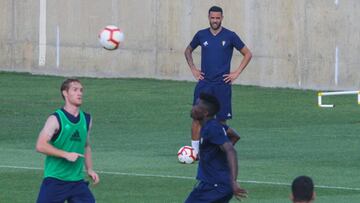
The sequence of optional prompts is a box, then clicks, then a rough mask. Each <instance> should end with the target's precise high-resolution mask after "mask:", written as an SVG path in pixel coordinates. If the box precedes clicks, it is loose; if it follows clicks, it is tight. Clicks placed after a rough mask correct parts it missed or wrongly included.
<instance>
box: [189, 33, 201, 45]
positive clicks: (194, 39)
mask: <svg viewBox="0 0 360 203" xmlns="http://www.w3.org/2000/svg"><path fill="white" fill-rule="evenodd" d="M199 45H200V39H199V32H197V33H196V34H195V36H194V38H193V39H192V40H191V42H190V46H191V48H192V49H196V47H198V46H199Z"/></svg>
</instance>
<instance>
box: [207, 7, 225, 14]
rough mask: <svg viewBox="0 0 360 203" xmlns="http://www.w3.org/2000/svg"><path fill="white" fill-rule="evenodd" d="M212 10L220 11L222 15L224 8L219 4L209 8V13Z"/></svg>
mask: <svg viewBox="0 0 360 203" xmlns="http://www.w3.org/2000/svg"><path fill="white" fill-rule="evenodd" d="M210 12H220V13H221V15H222V14H223V10H222V8H220V7H219V6H212V7H211V8H210V9H209V14H210Z"/></svg>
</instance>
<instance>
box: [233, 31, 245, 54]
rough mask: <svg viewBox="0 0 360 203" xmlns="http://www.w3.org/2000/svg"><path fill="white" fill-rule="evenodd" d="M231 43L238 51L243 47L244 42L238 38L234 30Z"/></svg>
mask: <svg viewBox="0 0 360 203" xmlns="http://www.w3.org/2000/svg"><path fill="white" fill-rule="evenodd" d="M232 44H233V45H234V47H235V48H236V49H237V50H239V51H240V50H241V49H242V48H244V47H245V44H244V42H243V41H242V40H241V39H240V37H239V36H238V35H237V34H236V33H235V32H233V36H232Z"/></svg>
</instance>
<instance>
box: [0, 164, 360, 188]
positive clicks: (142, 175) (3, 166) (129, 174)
mask: <svg viewBox="0 0 360 203" xmlns="http://www.w3.org/2000/svg"><path fill="white" fill-rule="evenodd" d="M0 168H10V169H25V170H43V168H38V167H27V166H9V165H0ZM97 172H98V173H100V174H109V175H122V176H140V177H156V178H175V179H187V180H194V179H195V177H190V176H174V175H157V174H144V173H123V172H111V171H97ZM238 181H239V182H241V183H252V184H259V185H282V186H290V184H288V183H280V182H267V181H256V180H238ZM315 187H316V188H323V189H336V190H353V191H360V188H352V187H337V186H326V185H315Z"/></svg>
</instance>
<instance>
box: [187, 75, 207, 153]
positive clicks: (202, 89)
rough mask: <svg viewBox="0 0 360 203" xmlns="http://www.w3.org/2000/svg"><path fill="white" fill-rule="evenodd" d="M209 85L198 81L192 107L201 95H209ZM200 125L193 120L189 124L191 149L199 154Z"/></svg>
mask: <svg viewBox="0 0 360 203" xmlns="http://www.w3.org/2000/svg"><path fill="white" fill-rule="evenodd" d="M211 91H212V90H211V85H210V84H208V83H207V82H205V81H199V82H198V83H197V84H196V87H195V90H194V99H193V105H195V104H196V102H197V101H198V98H199V96H200V94H201V93H211ZM200 129H201V126H200V123H199V122H198V121H195V120H193V121H192V123H191V147H192V148H194V150H195V151H196V153H197V154H199V145H200Z"/></svg>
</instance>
